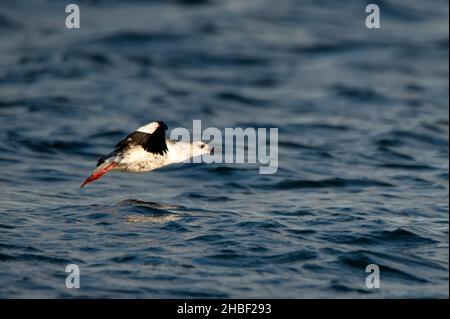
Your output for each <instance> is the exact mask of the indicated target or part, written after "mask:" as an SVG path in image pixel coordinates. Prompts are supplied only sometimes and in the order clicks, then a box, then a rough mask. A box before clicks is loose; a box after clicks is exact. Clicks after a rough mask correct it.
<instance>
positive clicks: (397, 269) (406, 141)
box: [0, 0, 449, 298]
mask: <svg viewBox="0 0 450 319" xmlns="http://www.w3.org/2000/svg"><path fill="white" fill-rule="evenodd" d="M76 3H78V4H79V5H80V7H81V29H79V30H68V29H66V28H65V26H64V21H65V17H66V14H65V12H64V9H65V4H66V3H64V1H62V2H61V1H56V0H55V1H50V0H35V1H18V2H17V3H16V1H2V2H1V5H0V127H1V129H0V165H1V166H0V167H1V170H0V187H1V192H0V297H7V298H17V297H32V298H41V297H119V298H122V297H127V298H131V297H137V298H143V297H150V298H165V297H171V298H181V297H242V298H247V297H264V298H265V297H275V298H280V297H285V298H312V297H326V298H336V297H339V298H343V297H356V298H373V297H390V298H392V297H440V298H443V297H448V288H449V277H448V262H449V245H448V243H449V237H448V236H449V201H448V194H449V173H448V172H449V170H448V168H449V163H448V159H449V153H448V152H449V138H448V133H449V114H448V111H449V110H448V102H449V95H448V85H449V81H448V74H449V65H448V54H449V51H448V45H449V44H448V35H449V33H448V20H449V19H448V2H447V1H446V0H442V1H433V2H424V1H407V2H401V1H377V2H376V3H377V4H379V5H380V8H381V29H379V30H373V29H372V30H368V29H366V28H365V26H364V19H365V17H366V14H365V12H364V9H365V5H366V4H367V3H366V2H365V1H345V2H343V1H313V0H311V1H301V2H300V1H295V0H282V1H276V3H275V2H274V1H269V0H258V1H256V0H248V1H247V0H246V1H222V0H221V1H219V0H210V1H206V0H205V1H193V0H191V1H152V2H146V1H126V2H119V1H101V0H98V1H94V0H91V1H81V0H79V1H77V2H76ZM155 119H159V120H163V121H165V122H166V123H167V124H168V125H169V128H174V127H177V126H184V127H187V128H190V127H191V125H192V120H193V119H201V120H202V122H203V123H202V124H203V125H204V127H207V126H215V127H218V128H220V129H223V128H225V127H244V128H245V127H278V128H279V134H280V135H279V142H280V144H279V145H280V147H279V152H280V153H279V169H278V172H277V174H275V175H259V174H258V169H257V168H255V167H253V166H249V165H229V164H213V165H206V164H203V165H202V164H195V165H176V166H172V167H167V168H164V169H162V170H159V171H155V172H150V173H147V174H140V175H136V174H134V175H127V174H114V173H112V174H109V175H107V176H105V177H104V178H103V179H102V180H100V181H98V182H96V183H94V184H91V185H89V186H88V187H87V188H85V189H83V190H82V191H80V189H79V186H80V184H81V182H82V181H83V179H84V178H85V177H86V176H87V175H88V174H89V173H90V172H91V170H92V169H93V167H94V165H95V162H96V160H97V159H98V157H99V156H100V155H103V154H105V153H107V152H109V151H110V150H111V148H112V146H113V145H115V143H117V142H118V141H119V140H120V139H121V138H123V137H124V136H125V135H126V134H128V133H129V132H131V131H132V130H134V129H135V128H137V127H138V126H140V125H142V124H145V123H147V122H150V121H152V120H155ZM71 263H75V264H78V265H79V266H80V270H81V288H80V289H67V288H66V287H65V278H66V275H67V274H66V273H65V267H66V265H67V264H71ZM371 263H374V264H377V265H379V267H380V271H381V288H380V289H372V290H371V289H367V288H366V286H365V278H366V275H367V274H366V273H365V267H366V265H368V264H371Z"/></svg>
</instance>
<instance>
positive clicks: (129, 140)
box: [97, 121, 168, 167]
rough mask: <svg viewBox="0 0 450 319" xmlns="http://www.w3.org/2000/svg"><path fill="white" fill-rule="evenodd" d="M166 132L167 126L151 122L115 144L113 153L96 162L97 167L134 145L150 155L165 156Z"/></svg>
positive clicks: (159, 122) (162, 123)
mask: <svg viewBox="0 0 450 319" xmlns="http://www.w3.org/2000/svg"><path fill="white" fill-rule="evenodd" d="M166 130H167V125H166V124H165V123H164V122H161V121H158V122H152V123H150V124H147V125H145V126H142V127H140V128H138V129H137V130H136V131H134V132H133V133H131V134H129V135H128V136H127V137H125V138H124V139H123V140H121V141H120V142H119V143H117V145H116V146H115V147H114V148H115V149H114V152H112V153H111V154H108V155H106V156H103V157H101V158H100V159H99V160H98V162H97V167H98V166H100V165H102V164H103V163H104V162H105V161H106V160H107V159H108V158H109V157H111V156H113V155H115V154H117V153H118V152H120V151H123V150H124V149H126V148H129V147H132V146H136V145H140V146H142V148H143V149H144V150H146V151H147V152H149V153H152V154H157V155H164V154H166V152H167V151H168V150H167V144H166Z"/></svg>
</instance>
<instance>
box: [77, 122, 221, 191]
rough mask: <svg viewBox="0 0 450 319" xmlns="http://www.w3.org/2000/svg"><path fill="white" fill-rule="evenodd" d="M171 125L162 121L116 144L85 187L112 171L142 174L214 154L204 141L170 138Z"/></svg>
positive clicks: (141, 129) (84, 183)
mask: <svg viewBox="0 0 450 319" xmlns="http://www.w3.org/2000/svg"><path fill="white" fill-rule="evenodd" d="M166 130H167V125H166V124H165V123H164V122H162V121H156V122H151V123H149V124H147V125H144V126H141V127H139V128H138V129H137V130H136V131H134V132H133V133H131V134H129V135H128V136H127V137H125V138H124V139H123V140H121V141H120V142H119V143H117V144H116V146H115V147H114V151H112V152H111V153H109V154H108V155H105V156H102V157H101V158H100V159H99V160H98V162H97V167H96V169H95V170H94V171H93V172H92V174H91V175H90V176H89V177H88V178H86V180H85V181H84V182H83V184H81V188H82V187H84V186H85V185H86V184H89V183H91V182H93V181H95V180H97V179H99V178H100V177H102V176H103V175H104V174H106V173H107V172H110V171H119V172H128V173H141V172H148V171H152V170H154V169H157V168H161V167H163V166H166V165H170V164H174V163H181V162H184V161H186V160H188V159H190V158H191V157H196V156H200V155H203V154H211V155H212V154H214V147H210V146H209V145H208V144H206V143H204V142H202V141H193V142H183V141H179V142H177V141H173V140H170V139H168V138H166Z"/></svg>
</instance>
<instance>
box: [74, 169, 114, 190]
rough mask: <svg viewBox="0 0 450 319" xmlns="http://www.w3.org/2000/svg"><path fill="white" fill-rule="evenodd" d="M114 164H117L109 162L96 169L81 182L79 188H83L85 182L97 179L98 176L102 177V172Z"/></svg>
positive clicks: (104, 172)
mask: <svg viewBox="0 0 450 319" xmlns="http://www.w3.org/2000/svg"><path fill="white" fill-rule="evenodd" d="M116 166H117V163H111V164H109V165H108V166H106V167H104V168H101V169H96V170H95V171H94V172H93V173H92V174H91V175H90V176H89V177H88V178H86V179H85V180H84V182H83V184H81V186H80V188H83V187H84V186H85V185H86V184H89V183H91V182H93V181H95V180H97V179H99V178H100V177H102V176H103V175H104V174H106V173H107V172H109V171H110V170H112V169H113V168H114V167H116Z"/></svg>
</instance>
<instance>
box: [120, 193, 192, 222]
mask: <svg viewBox="0 0 450 319" xmlns="http://www.w3.org/2000/svg"><path fill="white" fill-rule="evenodd" d="M116 207H117V208H118V210H119V211H123V212H125V213H127V214H126V216H125V218H126V220H127V223H166V222H170V221H175V220H178V219H180V218H181V216H180V214H179V213H177V212H176V210H181V209H183V207H182V206H178V205H170V204H165V203H156V202H148V201H142V200H138V199H125V200H122V201H120V202H119V203H117V204H116Z"/></svg>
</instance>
